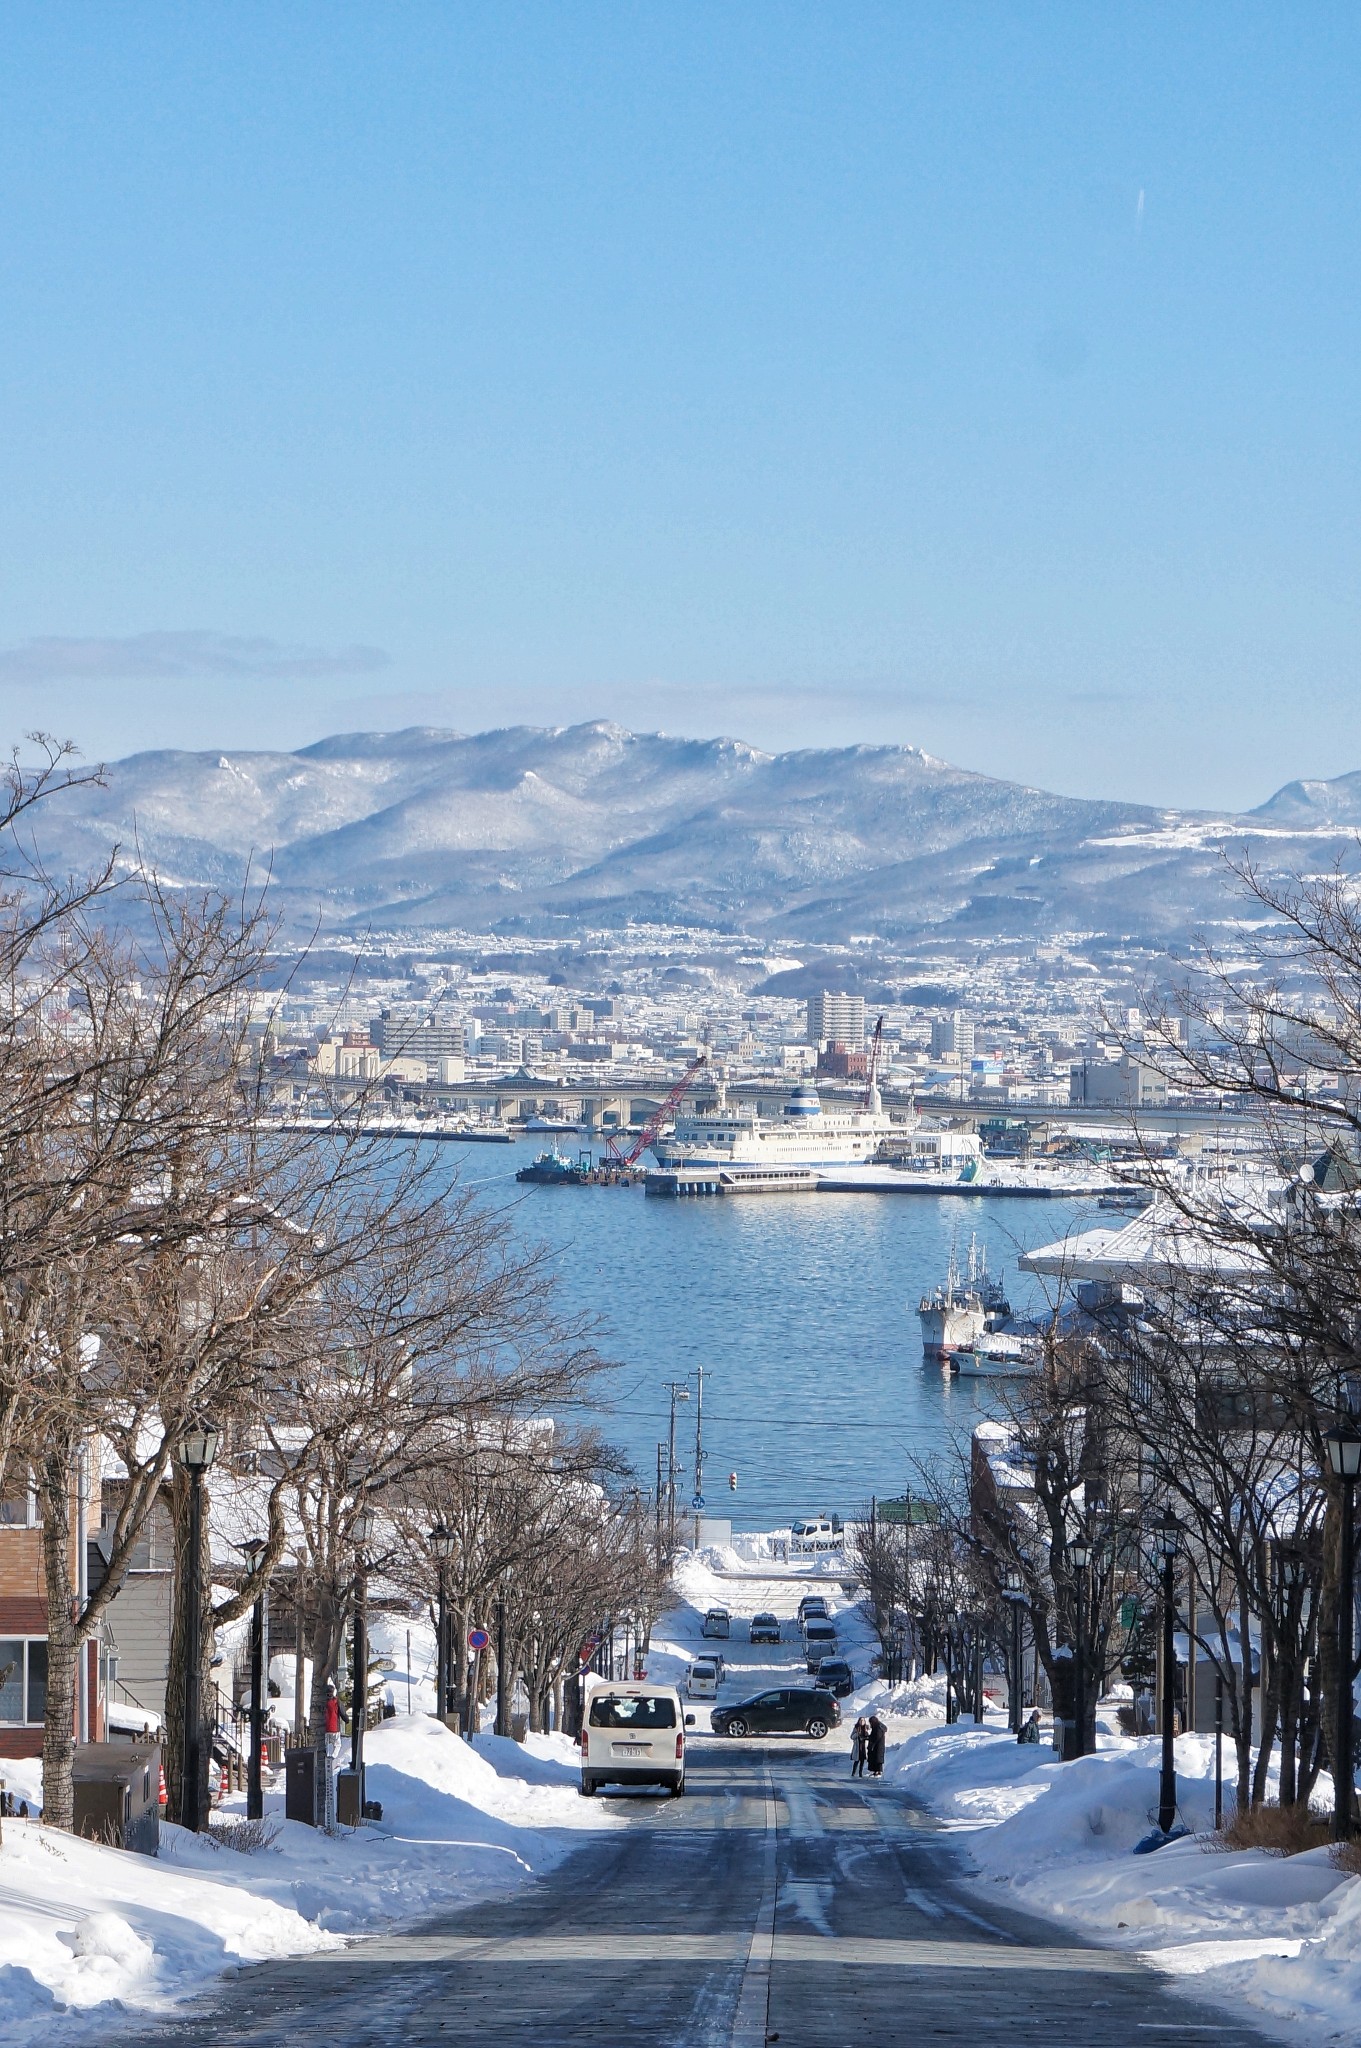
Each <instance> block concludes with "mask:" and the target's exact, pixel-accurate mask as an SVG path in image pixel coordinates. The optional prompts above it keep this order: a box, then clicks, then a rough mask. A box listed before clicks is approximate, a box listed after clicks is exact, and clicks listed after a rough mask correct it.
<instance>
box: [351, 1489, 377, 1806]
mask: <svg viewBox="0 0 1361 2048" xmlns="http://www.w3.org/2000/svg"><path fill="white" fill-rule="evenodd" d="M372 1528H373V1517H372V1515H369V1514H366V1513H365V1512H364V1510H363V1509H362V1508H361V1509H360V1511H359V1513H358V1514H357V1515H356V1516H355V1517H354V1520H353V1521H352V1522H351V1523H350V1534H351V1535H352V1536H353V1538H354V1552H355V1556H354V1657H353V1660H352V1661H353V1669H352V1671H351V1673H350V1769H351V1770H352V1771H354V1772H355V1773H356V1774H357V1776H358V1779H359V1784H358V1798H359V1817H360V1819H361V1820H362V1819H363V1816H364V1718H365V1715H366V1713H367V1711H368V1704H369V1630H368V1616H367V1615H366V1613H365V1611H364V1603H365V1600H366V1598H367V1595H368V1582H367V1576H366V1574H367V1570H368V1566H367V1562H366V1560H365V1557H364V1545H365V1544H366V1543H367V1542H368V1540H369V1534H370V1531H371V1530H372Z"/></svg>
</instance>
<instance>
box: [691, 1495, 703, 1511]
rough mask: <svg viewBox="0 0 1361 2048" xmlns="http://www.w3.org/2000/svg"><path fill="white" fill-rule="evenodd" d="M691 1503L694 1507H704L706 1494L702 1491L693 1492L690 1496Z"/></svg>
mask: <svg viewBox="0 0 1361 2048" xmlns="http://www.w3.org/2000/svg"><path fill="white" fill-rule="evenodd" d="M690 1505H691V1507H692V1508H702V1507H703V1505H704V1495H703V1494H702V1493H692V1494H691V1496H690Z"/></svg>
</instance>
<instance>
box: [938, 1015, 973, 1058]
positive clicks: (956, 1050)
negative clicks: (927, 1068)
mask: <svg viewBox="0 0 1361 2048" xmlns="http://www.w3.org/2000/svg"><path fill="white" fill-rule="evenodd" d="M973 1044H974V1028H973V1018H972V1017H966V1016H965V1014H964V1012H963V1011H962V1010H951V1011H950V1013H949V1015H948V1016H946V1017H933V1018H932V1020H931V1056H932V1058H933V1059H938V1060H939V1059H949V1058H951V1056H954V1057H955V1058H957V1059H961V1060H971V1059H972V1058H973Z"/></svg>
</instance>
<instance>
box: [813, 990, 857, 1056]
mask: <svg viewBox="0 0 1361 2048" xmlns="http://www.w3.org/2000/svg"><path fill="white" fill-rule="evenodd" d="M807 1036H808V1043H809V1044H810V1045H824V1044H828V1043H831V1044H835V1045H863V1044H864V1043H865V998H864V997H863V996H848V995H846V994H844V993H842V994H840V995H837V994H834V993H833V992H832V990H830V989H823V990H822V992H821V994H820V995H815V996H809V998H808V1033H807Z"/></svg>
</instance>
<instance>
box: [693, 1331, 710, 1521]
mask: <svg viewBox="0 0 1361 2048" xmlns="http://www.w3.org/2000/svg"><path fill="white" fill-rule="evenodd" d="M712 1378H713V1374H712V1373H711V1372H706V1371H705V1369H704V1367H703V1366H702V1365H698V1366H696V1367H695V1491H694V1503H695V1543H696V1545H698V1543H699V1516H700V1513H701V1511H702V1509H703V1506H704V1382H705V1380H709V1379H712Z"/></svg>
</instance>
